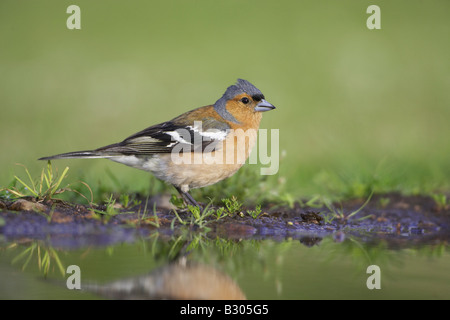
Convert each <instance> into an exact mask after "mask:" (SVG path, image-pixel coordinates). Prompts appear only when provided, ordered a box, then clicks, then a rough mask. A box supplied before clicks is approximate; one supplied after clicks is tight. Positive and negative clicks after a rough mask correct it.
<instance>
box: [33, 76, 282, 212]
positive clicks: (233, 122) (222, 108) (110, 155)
mask: <svg viewBox="0 0 450 320" xmlns="http://www.w3.org/2000/svg"><path fill="white" fill-rule="evenodd" d="M272 109H275V107H274V106H273V105H272V104H270V103H268V102H267V101H266V100H264V95H263V94H262V93H261V91H260V90H259V89H257V88H256V87H255V86H254V85H252V84H251V83H250V82H248V81H246V80H243V79H238V80H237V83H236V84H235V85H232V86H230V87H228V88H227V90H226V91H225V93H224V94H223V96H222V97H221V98H220V99H219V100H217V101H216V103H215V104H214V105H208V106H204V107H200V108H197V109H194V110H191V111H188V112H186V113H184V114H182V115H180V116H178V117H176V118H174V119H172V120H169V121H167V122H163V123H160V124H157V125H154V126H151V127H148V128H147V129H144V130H142V131H140V132H138V133H136V134H134V135H132V136H130V137H128V138H126V139H125V140H123V141H122V142H119V143H114V144H111V145H108V146H105V147H101V148H98V149H95V150H88V151H76V152H68V153H63V154H58V155H54V156H50V157H43V158H40V159H39V160H52V159H67V158H90V159H92V158H106V159H109V160H112V161H115V162H119V163H123V164H125V165H128V166H131V167H134V168H137V169H141V170H145V171H149V172H151V173H153V174H154V175H155V176H156V177H157V178H159V179H161V180H163V181H166V182H168V183H170V184H172V185H173V186H174V187H175V188H176V189H177V190H178V192H179V193H180V195H181V196H182V198H183V200H184V201H185V202H186V204H190V205H194V206H199V205H198V203H197V202H196V201H195V200H194V198H193V197H192V196H191V195H190V194H189V190H190V189H194V188H201V187H205V186H208V185H211V184H214V183H216V182H219V181H221V180H223V179H225V178H228V177H230V176H231V175H233V174H234V173H235V172H236V171H237V170H238V169H239V168H240V167H241V166H242V165H243V164H244V162H245V160H246V159H247V158H248V156H249V154H250V151H251V149H252V147H253V145H254V144H255V142H256V137H257V130H258V128H259V123H260V121H261V118H262V114H261V112H264V111H269V110H272Z"/></svg>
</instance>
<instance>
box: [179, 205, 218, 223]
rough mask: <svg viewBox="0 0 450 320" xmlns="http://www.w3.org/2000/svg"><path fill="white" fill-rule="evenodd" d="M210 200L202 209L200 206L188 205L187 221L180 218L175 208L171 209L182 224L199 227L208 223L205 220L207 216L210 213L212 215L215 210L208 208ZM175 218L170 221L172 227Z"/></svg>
mask: <svg viewBox="0 0 450 320" xmlns="http://www.w3.org/2000/svg"><path fill="white" fill-rule="evenodd" d="M211 204H212V203H211V202H210V203H209V204H208V205H207V206H206V207H205V208H204V209H203V210H202V209H201V208H199V207H197V206H191V205H188V206H187V209H188V211H189V213H190V217H191V218H190V219H189V221H184V220H183V219H181V217H180V215H179V214H178V212H177V210H173V212H174V213H175V216H176V217H177V219H178V221H179V222H180V223H181V224H183V225H187V224H190V225H197V226H199V227H201V228H203V227H205V226H206V224H207V223H208V221H207V220H206V218H207V217H209V216H210V215H212V214H213V213H214V212H215V210H214V209H212V208H210V206H211ZM174 221H175V219H174V220H173V221H172V228H173V223H174Z"/></svg>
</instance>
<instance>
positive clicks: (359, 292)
mask: <svg viewBox="0 0 450 320" xmlns="http://www.w3.org/2000/svg"><path fill="white" fill-rule="evenodd" d="M1 247H2V249H1V251H0V279H1V280H0V283H1V285H0V299H102V298H113V299H123V298H193V299H196V298H219V299H221V298H232V299H237V298H239V297H246V298H247V299H449V298H450V273H449V272H448V271H449V270H450V254H449V250H448V247H447V246H446V245H444V244H435V245H433V244H428V245H423V246H421V247H420V248H407V249H389V248H387V246H386V243H385V242H383V241H380V242H379V243H377V244H374V243H372V244H366V243H362V242H360V241H358V240H356V239H352V238H346V239H345V240H344V241H342V242H336V239H334V238H333V236H328V237H325V238H323V239H321V240H320V241H318V239H303V240H294V239H285V240H282V241H275V240H271V239H268V240H224V239H219V238H216V239H209V238H207V237H206V236H205V235H204V234H195V235H189V234H187V235H185V236H177V237H173V238H165V237H162V236H160V235H158V234H157V233H155V234H152V235H151V236H149V237H147V238H142V239H140V240H138V241H135V242H133V243H120V244H115V245H112V246H106V247H95V246H83V247H80V248H71V249H68V248H56V247H50V246H48V245H47V244H46V241H45V240H28V241H27V240H26V239H22V240H21V241H17V242H3V243H2V246H1ZM70 265H77V266H79V268H80V275H81V276H80V283H81V289H82V290H69V289H68V288H67V286H66V279H68V277H69V276H71V275H72V273H67V274H66V272H65V271H66V270H67V267H68V266H70ZM370 265H377V266H379V268H380V286H381V288H380V289H372V290H370V289H368V287H367V280H368V278H369V277H370V276H371V275H372V273H367V268H368V266H370Z"/></svg>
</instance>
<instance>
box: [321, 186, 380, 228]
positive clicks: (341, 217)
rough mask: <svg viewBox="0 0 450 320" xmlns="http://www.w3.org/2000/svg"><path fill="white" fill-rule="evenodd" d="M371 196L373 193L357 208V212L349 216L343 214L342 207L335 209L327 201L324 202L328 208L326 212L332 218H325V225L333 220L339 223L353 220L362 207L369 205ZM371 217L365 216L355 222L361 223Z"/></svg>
mask: <svg viewBox="0 0 450 320" xmlns="http://www.w3.org/2000/svg"><path fill="white" fill-rule="evenodd" d="M372 195H373V191H372V192H371V193H370V195H369V197H368V198H367V200H366V201H365V202H364V203H363V205H362V206H361V207H359V208H358V209H357V210H355V211H353V212H351V213H349V214H347V215H346V214H345V213H344V211H343V209H342V207H341V208H340V209H336V208H335V207H334V206H333V205H332V204H331V203H330V202H329V201H326V200H325V201H324V204H325V206H326V207H327V208H328V210H330V212H331V213H332V216H331V217H329V216H327V217H326V219H325V222H326V223H329V222H332V221H333V220H334V219H335V218H336V219H338V220H339V221H340V222H346V221H348V220H349V219H351V218H353V217H354V216H355V215H357V214H358V213H359V212H360V211H361V210H362V209H364V207H365V206H366V205H367V204H368V203H369V201H370V199H372ZM370 217H371V215H367V216H364V217H361V218H358V219H356V220H357V221H361V220H364V219H367V218H370Z"/></svg>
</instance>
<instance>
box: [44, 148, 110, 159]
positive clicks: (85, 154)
mask: <svg viewBox="0 0 450 320" xmlns="http://www.w3.org/2000/svg"><path fill="white" fill-rule="evenodd" d="M107 157H108V156H107V155H105V154H103V153H101V152H99V151H95V150H87V151H75V152H67V153H61V154H56V155H54V156H50V157H42V158H39V159H38V160H54V159H75V158H78V159H95V158H107Z"/></svg>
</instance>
